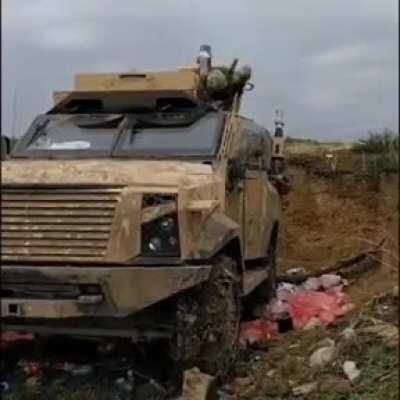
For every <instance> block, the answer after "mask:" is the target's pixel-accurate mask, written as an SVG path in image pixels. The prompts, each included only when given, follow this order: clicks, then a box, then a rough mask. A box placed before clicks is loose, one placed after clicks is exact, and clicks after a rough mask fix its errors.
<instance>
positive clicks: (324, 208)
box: [1, 164, 399, 400]
mask: <svg viewBox="0 0 400 400" xmlns="http://www.w3.org/2000/svg"><path fill="white" fill-rule="evenodd" d="M288 172H289V176H290V179H291V181H292V191H291V192H290V193H289V194H288V195H287V197H286V199H285V204H284V226H283V229H282V232H281V241H280V252H279V260H278V267H279V272H280V273H284V272H285V271H286V270H288V269H290V268H299V267H301V268H304V269H305V270H306V271H307V272H317V271H320V270H322V269H324V268H326V267H330V266H334V265H336V264H337V263H338V262H340V261H341V260H343V259H348V258H351V257H353V256H355V255H358V254H361V253H363V252H365V251H368V250H371V249H373V248H375V246H376V245H377V244H378V243H382V241H383V239H385V241H384V243H383V245H382V246H381V252H380V256H379V260H378V261H379V262H378V264H377V265H378V266H377V267H374V268H373V269H372V270H370V271H368V272H366V273H363V274H362V275H361V276H358V277H356V278H355V279H354V280H350V286H349V287H348V288H347V292H348V293H349V294H350V296H351V299H352V301H353V303H354V304H355V309H354V310H353V311H352V312H350V313H349V314H348V315H346V316H345V317H344V318H341V319H339V320H338V321H337V322H336V323H335V324H334V325H333V326H331V327H329V328H314V329H311V330H307V331H304V330H302V331H291V332H288V333H285V334H280V335H278V336H277V337H276V338H275V339H273V340H270V341H268V342H266V343H262V344H260V345H259V346H257V348H253V349H249V350H247V351H244V352H242V354H241V356H240V359H239V361H238V363H237V365H236V366H235V369H234V374H233V375H232V377H231V379H230V380H229V382H228V383H227V384H226V385H225V387H224V390H223V397H222V398H223V399H226V400H229V399H237V400H240V399H255V400H258V399H260V400H261V399H263V400H268V399H271V400H289V399H294V398H296V399H310V400H313V399H323V400H340V399H350V400H358V399H360V400H379V399H385V400H391V399H397V398H398V395H399V393H398V345H397V344H396V343H393V341H391V342H390V341H388V340H387V338H385V337H383V336H382V335H380V334H379V333H377V332H375V333H371V331H368V329H367V331H365V329H364V328H366V327H371V326H376V325H377V324H378V325H379V323H381V322H379V321H383V322H385V323H388V324H389V325H387V326H386V325H385V326H384V327H386V328H387V327H388V326H389V327H391V326H396V327H397V326H398V286H397V285H398V273H399V270H398V176H397V175H391V176H384V177H382V178H381V179H380V180H379V182H377V181H371V180H370V179H364V178H362V177H360V176H356V175H353V174H346V175H338V176H336V177H333V176H324V177H323V176H320V175H319V174H315V173H314V172H313V171H312V169H310V168H304V167H303V166H301V165H298V164H294V165H292V166H291V167H290V169H289V171H288ZM396 286H397V288H396ZM377 321H378V322H377ZM349 327H350V328H352V329H351V332H352V333H351V335H347V336H348V337H347V336H346V335H343V331H344V330H345V329H346V328H349ZM384 330H385V329H384ZM386 331H387V329H386ZM345 336H346V337H347V338H346V337H345ZM327 338H330V339H331V340H333V341H334V342H335V356H334V358H333V360H332V361H331V362H329V363H327V365H325V366H324V367H321V368H317V369H315V368H314V369H313V368H310V367H309V366H308V360H309V357H310V355H311V353H312V352H313V351H314V350H315V349H316V348H318V347H319V346H323V342H322V343H320V342H321V341H323V340H324V339H325V340H326V339H327ZM159 354H160V352H159V351H158V349H157V348H153V349H152V351H151V352H150V353H146V354H142V353H141V352H140V350H138V349H134V348H132V347H122V348H120V349H119V352H117V353H116V354H112V355H110V356H104V355H103V356H99V355H98V353H97V352H96V347H95V345H94V344H93V343H90V342H85V343H84V344H82V342H79V341H68V342H66V341H60V340H56V341H52V342H48V341H45V342H44V343H36V344H35V345H33V344H27V345H21V346H18V347H16V348H14V349H12V350H8V351H5V352H3V365H2V377H1V379H2V381H4V382H6V384H7V385H9V389H8V390H7V391H5V392H3V398H4V399H8V400H12V399H14V400H16V399H51V400H57V399H59V400H75V399H76V400H78V399H79V400H80V399H82V400H85V399H86V400H94V399H113V400H123V399H157V398H158V399H161V398H165V397H163V396H164V394H163V393H162V390H160V388H158V387H157V385H158V384H157V382H161V383H162V384H163V385H164V386H165V381H166V380H167V379H168V377H167V374H166V372H167V371H168V369H169V368H170V365H168V364H167V363H166V360H164V359H160V356H159ZM21 359H30V360H35V361H39V362H40V363H41V366H42V369H43V374H42V375H39V376H38V377H37V378H35V379H30V380H29V379H27V378H26V374H25V373H24V372H23V368H22V367H21V363H20V365H18V364H17V363H18V362H20V361H21ZM66 360H67V361H69V362H73V363H77V364H89V365H91V367H92V372H90V373H89V374H87V375H85V374H83V375H82V376H75V377H72V378H71V375H70V374H69V373H67V372H65V371H64V372H62V371H59V370H55V369H54V364H55V363H57V362H61V361H66ZM344 361H354V362H356V365H357V368H358V369H360V371H361V375H360V377H359V378H358V379H357V380H355V381H354V382H350V381H349V380H348V379H347V378H346V376H345V375H344V373H343V370H342V364H343V362H344ZM138 365H140V370H139V369H138V368H137V366H138ZM129 371H130V372H129ZM148 377H152V378H153V379H154V381H153V382H152V383H151V384H150V385H149V384H148V382H149V378H148ZM304 384H307V385H309V386H308V389H310V388H312V389H311V391H310V392H309V393H307V394H303V395H301V394H297V395H296V396H295V394H294V391H296V390H299V389H298V387H299V386H302V385H304ZM129 385H131V386H129ZM132 387H133V390H131V389H132ZM303 389H304V387H303Z"/></svg>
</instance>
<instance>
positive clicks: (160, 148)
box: [115, 112, 221, 156]
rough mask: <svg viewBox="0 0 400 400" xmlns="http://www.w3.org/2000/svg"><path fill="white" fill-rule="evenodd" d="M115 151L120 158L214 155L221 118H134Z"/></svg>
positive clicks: (180, 115)
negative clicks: (149, 155) (151, 155)
mask: <svg viewBox="0 0 400 400" xmlns="http://www.w3.org/2000/svg"><path fill="white" fill-rule="evenodd" d="M133 118H134V120H133V123H132V125H131V126H130V128H129V130H128V132H127V133H126V134H125V135H123V136H122V137H121V140H120V141H119V143H118V146H117V148H116V150H115V154H116V155H117V156H129V155H132V156H134V155H146V154H154V155H160V156H166V155H174V156H212V155H213V154H215V153H216V149H217V145H218V140H219V133H220V126H221V115H220V114H218V113H216V112H210V113H206V114H204V115H201V116H199V115H198V114H194V115H192V114H191V113H189V114H188V113H169V114H165V115H163V114H156V115H143V116H137V117H136V118H135V117H133Z"/></svg>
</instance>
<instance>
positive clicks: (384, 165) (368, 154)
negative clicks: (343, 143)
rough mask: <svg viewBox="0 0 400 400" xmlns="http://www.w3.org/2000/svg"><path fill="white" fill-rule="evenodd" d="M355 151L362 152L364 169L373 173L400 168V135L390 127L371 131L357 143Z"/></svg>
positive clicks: (395, 170)
mask: <svg viewBox="0 0 400 400" xmlns="http://www.w3.org/2000/svg"><path fill="white" fill-rule="evenodd" d="M353 151H354V152H355V153H358V154H362V157H363V164H364V169H366V170H367V171H368V172H369V173H371V174H373V175H374V174H379V173H381V172H397V171H398V169H399V135H398V134H395V133H394V132H392V131H390V130H388V129H384V130H383V131H382V132H370V133H369V135H368V137H367V138H365V139H360V140H359V141H358V143H356V144H355V146H354V147H353Z"/></svg>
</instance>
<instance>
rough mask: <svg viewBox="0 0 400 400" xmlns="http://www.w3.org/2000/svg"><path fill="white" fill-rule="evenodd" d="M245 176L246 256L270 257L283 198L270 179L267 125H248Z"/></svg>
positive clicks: (252, 257)
mask: <svg viewBox="0 0 400 400" xmlns="http://www.w3.org/2000/svg"><path fill="white" fill-rule="evenodd" d="M247 142H248V148H247V154H248V156H247V160H246V172H245V179H244V202H243V203H244V204H243V205H244V244H245V246H244V247H245V257H246V259H256V258H263V257H265V256H266V253H267V250H268V245H269V241H270V237H271V233H272V229H273V226H274V223H275V222H276V221H277V220H279V215H280V199H279V194H278V192H277V190H276V189H275V187H274V186H273V185H272V183H271V182H270V180H269V177H268V172H269V169H270V168H269V167H270V151H271V145H272V141H271V139H270V137H269V134H268V132H267V131H266V130H264V129H263V128H261V127H259V126H257V125H253V126H249V127H248V134H247Z"/></svg>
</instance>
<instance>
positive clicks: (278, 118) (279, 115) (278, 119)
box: [274, 108, 285, 137]
mask: <svg viewBox="0 0 400 400" xmlns="http://www.w3.org/2000/svg"><path fill="white" fill-rule="evenodd" d="M283 116H284V112H283V110H282V109H280V108H277V109H276V110H275V120H274V123H275V137H283V136H284V132H283V128H284V126H285V123H284V122H283Z"/></svg>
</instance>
